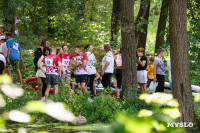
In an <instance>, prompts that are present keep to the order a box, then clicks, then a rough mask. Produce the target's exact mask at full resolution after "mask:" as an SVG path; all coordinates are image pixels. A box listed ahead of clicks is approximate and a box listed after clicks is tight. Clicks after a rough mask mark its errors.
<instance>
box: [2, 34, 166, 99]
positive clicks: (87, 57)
mask: <svg viewBox="0 0 200 133" xmlns="http://www.w3.org/2000/svg"><path fill="white" fill-rule="evenodd" d="M0 42H1V45H0V74H2V73H4V72H5V69H6V71H7V73H8V74H9V75H10V76H11V71H10V66H12V69H13V70H16V71H17V73H18V76H19V80H20V83H21V84H22V75H21V72H20V69H19V61H22V50H21V47H20V44H19V42H18V41H17V40H15V39H14V38H12V36H11V34H10V33H7V34H6V36H1V37H0ZM74 49H75V50H74V52H75V54H74V55H73V56H72V54H70V53H69V52H68V51H69V47H68V45H63V46H62V47H60V48H58V49H55V48H51V49H50V48H49V47H48V39H43V40H42V42H41V45H40V47H39V48H37V49H36V51H35V52H34V56H35V57H34V64H35V71H36V76H37V77H38V78H37V85H38V88H39V90H41V92H42V97H43V99H47V98H48V95H49V90H50V88H51V85H53V86H54V89H55V95H56V93H57V92H58V84H61V85H66V86H68V87H71V88H72V91H75V86H78V88H79V90H80V91H86V90H87V86H88V87H90V90H91V96H95V95H96V85H95V80H97V79H101V83H102V85H103V87H104V88H108V87H110V85H111V82H110V81H111V80H110V79H111V77H112V75H113V73H114V69H115V64H116V72H115V73H116V74H115V77H116V80H117V86H116V89H117V91H116V92H117V97H119V94H120V89H121V88H122V54H121V51H122V48H120V50H119V51H118V52H117V54H116V53H114V52H113V51H112V49H111V46H110V44H105V45H104V51H105V55H104V57H103V59H102V73H101V76H102V77H101V76H100V74H99V73H98V72H97V70H96V67H95V64H96V62H97V60H96V58H95V55H94V53H93V46H92V45H91V44H87V45H86V46H85V47H84V51H82V50H83V49H82V48H81V46H79V45H76V46H75V47H74ZM18 52H19V53H20V54H19V53H18ZM165 52H166V51H165V49H164V48H161V49H160V50H159V54H158V57H156V58H155V59H154V58H153V57H151V58H150V60H149V61H150V62H149V63H148V60H147V57H146V56H145V50H144V48H138V49H137V55H138V57H139V58H138V65H137V80H138V85H139V86H140V92H141V93H145V92H146V90H147V87H148V86H149V84H150V83H151V82H152V81H153V82H158V87H157V89H156V92H163V91H164V81H165V79H164V77H165V76H164V75H165V72H166V68H165V66H164V63H163V61H162V60H163V57H164V56H165ZM19 55H20V56H19ZM71 68H74V70H73V71H71V70H72V69H71ZM147 73H148V74H147ZM147 75H148V78H147ZM72 77H74V78H75V82H73V83H72V82H71V78H72ZM147 79H148V80H147ZM88 81H89V82H88ZM87 82H88V84H87Z"/></svg>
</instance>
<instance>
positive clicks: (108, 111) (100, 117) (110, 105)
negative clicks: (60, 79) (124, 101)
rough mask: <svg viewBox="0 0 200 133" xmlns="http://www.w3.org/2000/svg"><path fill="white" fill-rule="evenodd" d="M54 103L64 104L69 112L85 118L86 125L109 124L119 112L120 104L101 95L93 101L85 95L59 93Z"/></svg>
mask: <svg viewBox="0 0 200 133" xmlns="http://www.w3.org/2000/svg"><path fill="white" fill-rule="evenodd" d="M65 89H66V88H65ZM62 92H64V91H62ZM68 92H69V90H68ZM56 101H59V102H65V103H66V104H67V107H68V109H69V110H71V111H72V112H73V113H74V114H75V115H76V116H85V117H86V119H87V122H88V123H95V122H104V123H107V122H111V121H112V120H114V117H115V114H116V113H118V112H119V111H120V110H121V104H120V103H118V101H117V100H116V98H114V97H112V96H111V95H110V94H109V95H107V94H103V93H102V94H100V95H99V96H97V97H95V99H91V98H90V95H89V94H87V93H86V94H84V95H74V94H70V93H68V94H63V93H60V94H59V96H58V98H57V100H56Z"/></svg>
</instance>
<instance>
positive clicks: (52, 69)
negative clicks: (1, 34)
mask: <svg viewBox="0 0 200 133" xmlns="http://www.w3.org/2000/svg"><path fill="white" fill-rule="evenodd" d="M43 65H46V72H45V71H44V69H43ZM39 67H40V69H41V70H42V72H43V73H45V74H46V83H47V89H46V91H45V100H46V101H47V98H48V95H49V91H50V88H51V84H53V88H54V89H55V91H54V95H56V94H57V92H58V84H59V77H58V76H59V75H60V76H61V70H62V64H61V60H60V58H59V57H58V56H57V55H56V49H54V48H52V49H51V54H50V55H48V56H45V57H44V58H43V60H42V62H41V63H40V65H39ZM63 75H65V72H64V71H63Z"/></svg>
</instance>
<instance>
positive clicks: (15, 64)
mask: <svg viewBox="0 0 200 133" xmlns="http://www.w3.org/2000/svg"><path fill="white" fill-rule="evenodd" d="M10 65H11V66H12V69H13V70H17V69H19V60H18V59H10V63H9V64H8V63H7V65H6V68H8V67H9V66H10Z"/></svg>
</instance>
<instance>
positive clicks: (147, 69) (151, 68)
mask: <svg viewBox="0 0 200 133" xmlns="http://www.w3.org/2000/svg"><path fill="white" fill-rule="evenodd" d="M144 52H145V50H144V48H138V49H137V55H138V57H139V59H138V66H137V80H138V84H139V86H140V92H141V93H145V92H146V90H147V87H149V85H150V83H151V82H154V83H155V82H158V86H157V88H156V90H155V92H164V87H165V72H166V71H167V69H166V67H165V65H164V62H163V57H164V56H165V53H166V50H165V49H164V48H160V49H159V51H158V57H156V58H154V57H151V58H150V59H149V61H150V62H149V65H147V57H146V56H145V54H144ZM167 68H168V71H169V81H170V88H172V87H171V65H170V59H169V60H168V61H167ZM147 73H148V80H147Z"/></svg>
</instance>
